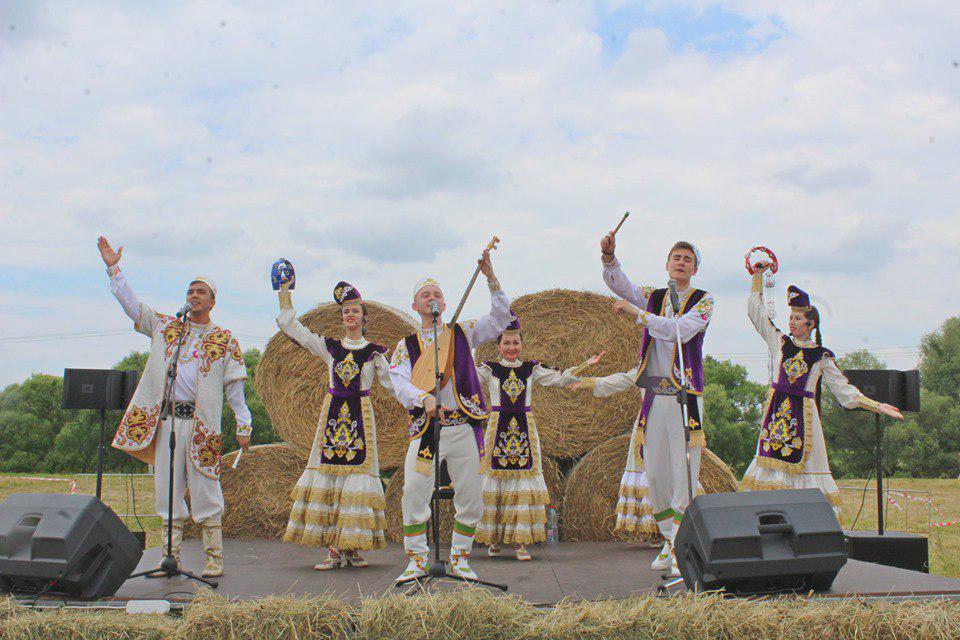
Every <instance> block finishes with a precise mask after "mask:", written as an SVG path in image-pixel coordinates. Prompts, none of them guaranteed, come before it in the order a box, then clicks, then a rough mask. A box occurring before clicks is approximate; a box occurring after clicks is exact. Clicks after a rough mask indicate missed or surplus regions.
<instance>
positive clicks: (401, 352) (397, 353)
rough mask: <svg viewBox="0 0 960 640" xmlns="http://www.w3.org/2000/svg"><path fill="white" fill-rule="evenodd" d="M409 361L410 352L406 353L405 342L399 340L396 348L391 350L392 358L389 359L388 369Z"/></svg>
mask: <svg viewBox="0 0 960 640" xmlns="http://www.w3.org/2000/svg"><path fill="white" fill-rule="evenodd" d="M409 361H410V352H409V351H407V341H406V340H401V341H400V343H399V344H398V345H397V348H396V349H394V350H393V356H392V357H391V358H390V368H391V369H393V368H394V367H399V366H400V365H401V364H403V363H404V362H409Z"/></svg>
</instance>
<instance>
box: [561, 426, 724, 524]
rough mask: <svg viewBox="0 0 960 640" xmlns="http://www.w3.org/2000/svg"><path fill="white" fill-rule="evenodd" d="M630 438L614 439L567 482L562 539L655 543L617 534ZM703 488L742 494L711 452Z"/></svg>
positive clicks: (703, 465) (704, 463)
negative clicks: (618, 511) (619, 500)
mask: <svg viewBox="0 0 960 640" xmlns="http://www.w3.org/2000/svg"><path fill="white" fill-rule="evenodd" d="M629 446H630V435H629V434H627V435H622V436H617V437H616V438H611V439H609V440H607V441H606V442H604V443H603V444H601V445H600V446H598V447H596V448H595V449H594V450H593V451H591V452H590V453H588V454H587V455H585V456H584V457H583V459H582V460H580V462H578V463H577V466H576V467H574V469H573V473H571V474H570V477H569V478H567V486H566V492H565V494H564V497H563V511H562V513H563V535H564V539H565V540H572V541H580V542H586V541H606V540H637V539H652V538H650V537H649V536H647V535H646V534H640V535H639V536H637V535H635V534H633V535H631V534H624V533H622V532H619V531H614V526H615V525H616V524H617V499H618V498H619V495H620V477H621V476H622V475H623V465H624V464H625V463H626V460H627V449H628V448H629ZM699 482H700V485H701V486H702V487H703V490H704V492H705V493H724V492H729V491H739V489H740V484H739V483H738V482H737V479H736V478H735V477H734V475H733V472H732V471H730V467H728V466H727V465H726V464H724V462H723V461H722V460H720V458H718V457H717V456H716V455H714V454H713V452H712V451H710V450H709V449H704V450H703V454H702V456H701V462H700V481H699Z"/></svg>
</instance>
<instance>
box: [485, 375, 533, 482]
mask: <svg viewBox="0 0 960 640" xmlns="http://www.w3.org/2000/svg"><path fill="white" fill-rule="evenodd" d="M484 364H485V365H487V366H488V367H489V368H490V371H491V372H492V373H493V377H494V378H495V379H496V380H497V384H498V386H499V387H500V404H499V405H498V406H496V407H494V408H493V410H494V411H497V412H498V415H497V424H496V432H495V433H494V435H493V444H492V448H491V451H490V469H491V470H492V471H529V470H531V469H533V449H532V447H531V440H530V426H529V424H528V422H527V412H529V411H530V407H529V406H528V405H527V402H526V399H527V388H528V387H529V386H530V376H531V374H533V368H534V367H535V366H537V361H536V360H526V361H524V362H522V363H520V365H519V366H516V367H507V366H504V365H502V364H500V363H499V362H489V361H488V362H485V363H484Z"/></svg>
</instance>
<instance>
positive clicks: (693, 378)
mask: <svg viewBox="0 0 960 640" xmlns="http://www.w3.org/2000/svg"><path fill="white" fill-rule="evenodd" d="M705 295H707V292H706V291H702V290H700V289H694V290H693V292H692V293H690V295H688V296H687V299H686V300H685V301H683V304H682V307H681V309H680V315H683V314H685V313H688V312H689V311H690V310H691V309H693V307H694V306H696V305H697V303H698V302H700V301H701V300H702V299H703V297H704V296H705ZM668 304H669V300H668V296H667V290H666V289H657V290H656V291H654V292H653V294H651V296H650V298H649V300H648V301H647V312H648V313H652V314H655V315H658V316H664V315H666V310H667V305H668ZM705 335H706V331H701V332H700V333H698V334H697V335H695V336H694V337H693V338H691V339H690V340H688V341H687V342H685V343H683V362H684V364H685V365H686V368H687V372H686V373H687V380H688V381H689V383H690V393H692V394H694V395H701V394H702V393H703V338H704V336H705ZM652 343H653V337H651V335H650V331H649V330H647V328H646V327H644V329H643V338H642V339H641V341H640V368H639V370H638V371H637V378H638V384H639V381H640V380H642V376H643V372H644V370H645V369H646V368H647V363H648V362H649V358H650V345H651V344H652ZM670 380H671V382H673V384H674V385H675V386H676V387H677V389H679V388H680V363H679V358H678V357H677V354H676V353H674V354H673V365H672V367H671V371H670Z"/></svg>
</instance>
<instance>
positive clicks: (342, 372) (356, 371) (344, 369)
mask: <svg viewBox="0 0 960 640" xmlns="http://www.w3.org/2000/svg"><path fill="white" fill-rule="evenodd" d="M333 372H334V373H335V374H337V377H338V378H340V381H341V382H342V383H343V386H345V387H349V386H350V382H351V381H353V379H354V378H356V377H357V376H358V375H360V367H358V366H357V363H356V361H354V359H353V352H352V351H351V352H350V353H348V354H347V357H346V358H344V359H343V360H341V361H340V362H338V363H337V364H336V366H335V367H334V368H333Z"/></svg>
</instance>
